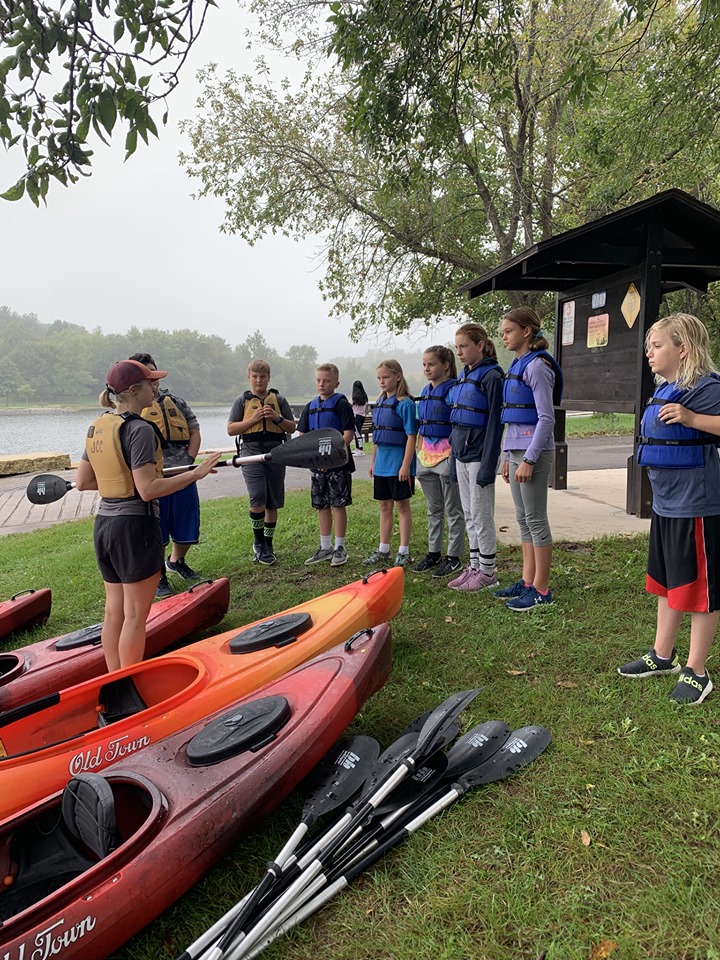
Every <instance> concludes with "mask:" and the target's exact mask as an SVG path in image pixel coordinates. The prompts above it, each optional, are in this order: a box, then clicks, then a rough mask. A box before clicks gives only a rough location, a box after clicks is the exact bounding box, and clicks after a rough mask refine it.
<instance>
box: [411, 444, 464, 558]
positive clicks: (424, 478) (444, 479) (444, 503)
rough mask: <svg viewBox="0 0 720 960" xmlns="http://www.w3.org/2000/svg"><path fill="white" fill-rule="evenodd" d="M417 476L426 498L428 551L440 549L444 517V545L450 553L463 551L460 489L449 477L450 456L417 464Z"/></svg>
mask: <svg viewBox="0 0 720 960" xmlns="http://www.w3.org/2000/svg"><path fill="white" fill-rule="evenodd" d="M417 478H418V481H419V483H420V486H421V487H422V492H423V493H424V494H425V500H426V501H427V513H428V551H429V552H430V553H442V549H443V533H444V529H445V519H446V518H447V528H448V547H447V552H448V555H449V556H451V557H461V556H462V555H463V554H464V553H465V517H464V516H463V509H462V504H461V502H460V489H459V487H458V485H457V483H455V481H454V480H451V479H450V458H449V457H447V458H446V459H445V460H441V461H440V463H438V464H436V465H435V466H434V467H425V466H423V465H422V464H421V463H418V465H417Z"/></svg>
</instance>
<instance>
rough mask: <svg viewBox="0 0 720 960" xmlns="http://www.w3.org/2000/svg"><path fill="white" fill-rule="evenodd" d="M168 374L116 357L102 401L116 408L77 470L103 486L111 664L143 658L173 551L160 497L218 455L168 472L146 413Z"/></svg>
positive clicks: (100, 524)
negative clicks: (166, 541)
mask: <svg viewBox="0 0 720 960" xmlns="http://www.w3.org/2000/svg"><path fill="white" fill-rule="evenodd" d="M166 376H167V371H165V370H150V368H149V367H146V366H145V365H144V364H142V363H139V362H138V361H137V360H122V361H121V362H120V363H116V364H115V365H114V366H113V367H112V368H111V369H110V372H109V373H108V375H107V382H106V385H105V390H103V392H102V393H101V394H100V405H101V406H102V407H107V408H109V409H108V411H107V412H105V413H103V414H101V415H100V416H99V417H98V419H97V420H96V421H95V422H94V423H93V424H92V425H91V426H90V428H89V429H88V432H87V437H86V439H85V453H84V454H83V456H82V460H81V461H80V466H79V467H78V471H77V476H76V480H75V483H76V486H77V489H78V490H99V492H100V496H101V500H100V504H99V506H98V510H97V516H96V518H95V535H94V539H95V553H96V556H97V562H98V567H99V568H100V572H101V574H102V578H103V581H104V583H105V619H104V621H103V628H102V645H103V651H104V653H105V660H106V662H107V666H108V670H117V669H119V668H120V667H127V666H129V665H130V664H132V663H137V662H138V661H140V660H142V658H143V655H144V653H145V622H146V620H147V616H148V613H149V612H150V605H151V603H152V601H153V598H154V596H155V591H156V589H157V585H158V580H159V577H160V572H161V571H162V570H163V569H164V566H165V551H164V548H163V543H162V537H161V534H160V519H159V511H158V507H157V503H155V500H156V499H157V498H158V497H166V496H168V494H171V493H175V492H176V491H178V490H182V489H183V488H184V487H187V486H189V485H190V484H191V483H195V482H196V481H197V480H200V479H201V478H202V477H205V476H207V475H208V474H209V473H211V472H212V471H213V467H214V466H215V464H216V463H217V462H218V460H219V459H220V453H214V454H212V455H211V456H209V457H208V458H207V459H206V460H204V461H203V462H202V463H201V464H200V465H199V466H198V467H197V468H196V469H195V470H193V471H192V472H189V473H181V474H178V475H177V476H174V477H163V473H162V471H163V459H162V450H161V446H160V438H159V435H158V434H157V433H156V431H155V428H154V427H153V426H152V424H150V423H148V421H147V420H143V418H142V417H141V416H140V411H141V410H143V408H144V407H148V406H150V404H151V403H152V401H153V388H152V381H153V380H160V379H162V378H163V377H166Z"/></svg>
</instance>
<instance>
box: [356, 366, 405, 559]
mask: <svg viewBox="0 0 720 960" xmlns="http://www.w3.org/2000/svg"><path fill="white" fill-rule="evenodd" d="M377 380H378V386H379V387H380V396H379V397H378V400H377V403H376V404H375V406H374V407H373V452H372V461H371V463H370V476H371V477H372V478H373V497H374V498H375V500H378V501H379V503H380V543H379V545H378V548H377V550H374V551H373V552H372V553H371V554H370V555H369V556H368V557H366V558H365V559H364V560H363V564H365V565H366V566H376V565H377V564H379V563H389V562H390V538H391V536H392V529H393V514H394V510H395V509H396V508H397V514H398V527H399V531H400V547H399V549H398V552H397V555H396V557H395V563H394V566H396V567H408V566H410V564H411V563H412V557H411V556H410V537H411V535H412V512H411V510H410V497H412V496H413V494H414V493H415V471H416V457H415V442H416V437H417V429H418V428H417V411H416V409H415V401H414V400H413V398H412V397H411V396H410V391H409V389H408V385H407V381H406V380H405V376H404V374H403V370H402V367H401V366H400V364H399V363H398V362H397V360H383V362H382V363H381V364H379V365H378V368H377Z"/></svg>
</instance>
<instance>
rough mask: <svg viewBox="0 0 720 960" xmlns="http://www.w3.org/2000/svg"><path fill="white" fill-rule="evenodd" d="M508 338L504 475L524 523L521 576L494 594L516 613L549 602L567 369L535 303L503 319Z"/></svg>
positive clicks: (521, 521)
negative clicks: (551, 498)
mask: <svg viewBox="0 0 720 960" xmlns="http://www.w3.org/2000/svg"><path fill="white" fill-rule="evenodd" d="M502 337H503V342H504V344H505V346H506V348H507V349H508V350H511V351H512V352H513V353H514V354H515V359H514V360H513V361H512V363H511V364H510V368H509V370H508V372H507V374H506V377H505V383H504V385H503V408H502V422H503V423H504V424H506V431H505V439H504V440H503V451H504V460H503V465H502V478H503V480H504V481H505V483H509V484H510V492H511V494H512V498H513V503H514V505H515V516H516V518H517V522H518V526H519V527H520V540H521V546H522V558H523V568H522V577H521V578H520V579H519V580H517V581H516V582H515V583H512V584H510V586H509V587H505V588H504V589H503V590H496V591H495V596H496V597H501V598H502V599H504V600H505V601H506V602H505V606H506V607H508V609H510V610H513V611H515V612H516V613H524V612H527V611H529V610H536V609H537V608H538V607H542V606H549V605H550V604H551V603H552V600H553V597H552V593H551V591H550V588H549V585H548V582H549V578H550V564H551V562H552V533H551V531H550V524H549V523H548V515H547V502H548V478H549V476H550V471H551V470H552V468H553V464H554V462H555V437H554V433H555V407H556V406H557V405H558V404H559V403H560V400H561V399H562V390H563V375H562V371H561V370H560V367H559V366H558V364H557V362H556V360H555V358H554V357H552V356H551V355H550V354H549V353H548V352H547V348H548V342H547V340H546V339H545V334H544V333H543V331H542V330H541V329H540V318H539V317H538V315H537V314H536V313H535V311H534V310H532V309H531V308H530V307H517V308H516V309H514V310H510V311H509V312H508V313H506V314H505V316H504V317H503V321H502Z"/></svg>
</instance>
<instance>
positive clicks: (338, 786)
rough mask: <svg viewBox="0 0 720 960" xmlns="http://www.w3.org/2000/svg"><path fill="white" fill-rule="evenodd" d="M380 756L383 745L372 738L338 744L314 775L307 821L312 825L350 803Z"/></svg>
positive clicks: (322, 761) (344, 741)
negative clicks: (325, 815)
mask: <svg viewBox="0 0 720 960" xmlns="http://www.w3.org/2000/svg"><path fill="white" fill-rule="evenodd" d="M379 753H380V745H379V743H378V742H377V740H374V739H373V738H372V737H352V738H350V739H349V740H341V741H340V742H339V743H336V744H335V746H334V747H333V748H332V749H331V750H330V751H329V752H328V753H326V754H325V756H324V757H323V759H322V760H321V761H320V763H319V764H318V765H317V767H316V768H315V771H314V772H313V773H312V775H311V782H310V784H309V787H310V792H309V793H308V795H307V797H306V800H305V804H304V806H303V821H304V822H305V823H308V824H312V823H314V822H315V820H317V818H318V817H321V816H322V815H323V814H325V813H329V812H330V811H331V810H335V809H337V807H339V806H340V805H341V804H343V803H346V802H347V801H348V800H349V799H350V798H351V797H352V795H353V794H354V793H355V792H356V791H357V790H359V789H360V787H361V786H362V785H363V783H364V782H365V780H366V779H367V777H368V774H369V773H370V771H371V770H372V768H373V765H374V763H375V762H376V761H377V758H378V754H379Z"/></svg>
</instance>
